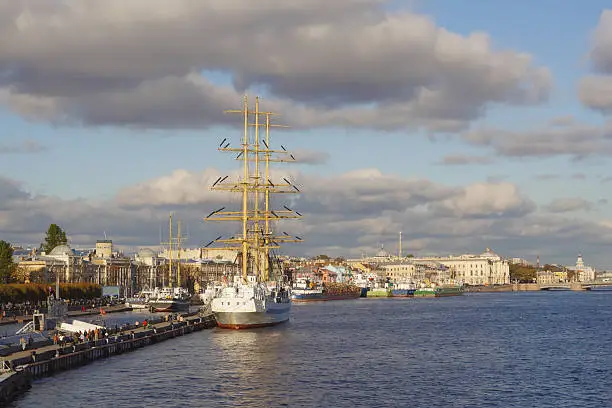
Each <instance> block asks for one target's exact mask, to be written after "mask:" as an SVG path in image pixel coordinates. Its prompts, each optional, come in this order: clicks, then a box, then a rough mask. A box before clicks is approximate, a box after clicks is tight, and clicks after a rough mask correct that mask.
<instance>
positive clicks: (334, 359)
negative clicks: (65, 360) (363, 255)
mask: <svg viewBox="0 0 612 408" xmlns="http://www.w3.org/2000/svg"><path fill="white" fill-rule="evenodd" d="M276 406H287V407H526V408H527V407H610V406H612V292H590V293H589V292H547V293H544V292H539V293H538V292H535V293H534V292H531V293H529V292H523V293H466V294H465V295H464V296H461V297H451V298H438V299H357V300H349V301H335V302H323V303H311V304H297V305H294V307H293V311H292V317H291V321H290V322H289V323H288V324H285V325H282V326H278V327H274V328H263V329H256V330H250V331H229V330H222V329H212V330H205V331H202V332H198V333H194V334H189V335H186V336H184V337H180V338H178V339H175V340H169V341H167V342H163V343H160V344H157V345H153V346H150V347H146V348H144V349H140V350H137V351H135V352H132V353H128V354H124V355H120V356H115V357H111V358H109V359H106V360H100V361H97V362H94V363H92V364H90V365H87V366H84V367H81V368H78V369H74V370H71V371H66V372H62V373H59V374H57V375H55V376H53V377H49V378H45V379H41V380H36V381H35V382H34V383H33V386H32V389H31V390H30V391H28V392H27V393H26V394H25V395H24V396H23V397H21V398H20V399H19V400H17V401H15V402H14V403H13V404H12V407H14V408H26V407H27V408H29V407H55V408H59V407H88V408H92V407H121V408H123V407H148V408H156V407H163V408H170V407H276Z"/></svg>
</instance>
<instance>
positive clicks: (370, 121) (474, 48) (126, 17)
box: [0, 0, 552, 131]
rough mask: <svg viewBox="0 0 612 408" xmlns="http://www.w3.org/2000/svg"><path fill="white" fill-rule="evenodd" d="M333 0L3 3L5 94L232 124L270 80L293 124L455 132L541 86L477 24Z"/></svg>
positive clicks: (52, 105) (62, 115) (115, 118)
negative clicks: (232, 116)
mask: <svg viewBox="0 0 612 408" xmlns="http://www.w3.org/2000/svg"><path fill="white" fill-rule="evenodd" d="M332 3H333V4H332ZM332 3H330V2H324V1H322V0H298V1H292V2H282V3H279V2H275V1H271V0H266V1H259V2H258V3H257V6H256V7H255V6H254V5H253V3H252V2H251V1H247V0H236V1H232V2H231V3H228V2H226V1H220V0H208V1H197V2H194V1H190V0H173V1H168V0H150V1H142V0H134V1H130V2H125V1H121V0H108V1H105V2H99V1H96V0H85V1H65V2H29V1H26V0H21V1H19V0H15V1H11V2H10V3H5V4H3V5H1V6H0V7H1V9H0V14H1V15H2V17H1V18H0V21H2V24H1V25H0V35H1V36H2V38H3V40H4V41H2V43H0V89H2V90H1V91H0V92H1V94H3V95H2V96H0V100H3V101H4V103H5V104H7V105H8V106H9V107H11V108H12V109H13V110H15V112H17V113H19V114H21V115H23V116H26V117H28V118H34V119H38V120H44V121H51V122H55V123H84V124H86V125H87V124H89V125H128V126H141V127H151V128H173V127H202V126H206V125H210V124H211V123H212V124H218V123H226V122H227V119H224V117H223V115H221V114H220V111H221V110H222V109H224V108H226V107H230V106H233V105H234V104H235V103H236V101H239V98H236V97H235V96H236V95H235V94H240V93H242V92H243V91H244V90H246V89H249V88H258V89H261V88H264V89H266V90H267V92H268V93H269V98H268V99H270V100H276V101H277V102H276V106H277V107H279V108H280V110H281V111H283V112H284V111H286V110H289V109H291V111H292V112H294V111H295V110H296V109H297V110H298V112H297V113H296V114H295V115H292V116H291V117H290V118H291V121H292V124H294V125H298V126H308V127H310V126H359V127H360V126H366V127H375V128H385V129H405V128H418V127H423V128H426V129H428V130H432V131H449V130H457V129H461V128H464V127H465V126H466V125H467V123H468V122H469V121H471V120H473V119H476V118H478V117H480V116H482V115H483V113H484V111H485V110H486V107H487V106H488V105H489V104H490V103H509V104H521V105H522V104H533V103H539V102H542V101H544V100H545V99H546V98H547V97H548V93H549V90H550V88H551V82H552V80H551V75H550V73H549V71H548V70H547V69H546V68H544V67H538V66H534V65H533V63H532V59H531V57H530V56H529V55H527V54H525V53H520V52H515V51H509V50H495V49H494V48H493V47H492V46H491V42H490V39H489V37H488V36H487V35H486V34H485V33H481V32H474V33H471V34H469V35H467V36H462V35H459V34H456V33H452V32H449V31H448V30H446V29H444V28H441V27H438V26H436V24H435V22H434V21H432V20H431V19H430V18H429V17H426V16H423V15H418V14H414V13H410V12H407V11H393V12H391V11H385V9H384V5H385V3H386V2H383V1H379V0H357V1H356V0H336V1H334V2H332ZM202 71H207V72H212V71H216V72H225V73H227V74H229V75H231V77H232V80H233V84H234V86H235V88H236V89H231V88H223V87H219V86H216V85H212V84H210V83H209V82H207V81H206V79H205V78H202V77H201V76H200V72H202ZM293 118H295V119H293Z"/></svg>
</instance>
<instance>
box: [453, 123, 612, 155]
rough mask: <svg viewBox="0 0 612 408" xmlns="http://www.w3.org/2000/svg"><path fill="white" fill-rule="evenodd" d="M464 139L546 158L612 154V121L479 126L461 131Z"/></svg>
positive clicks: (505, 151) (504, 152) (503, 151)
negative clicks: (526, 126)
mask: <svg viewBox="0 0 612 408" xmlns="http://www.w3.org/2000/svg"><path fill="white" fill-rule="evenodd" d="M461 137H462V138H463V140H465V141H467V142H468V143H470V144H472V145H476V146H483V147H489V148H491V149H493V150H494V151H495V152H496V153H497V154H498V155H500V156H511V157H544V156H561V155H566V156H572V157H573V158H575V159H580V158H584V157H587V156H597V155H598V156H610V155H612V122H607V123H605V124H603V125H602V126H596V125H587V124H582V123H575V124H572V125H567V126H562V127H550V126H542V127H539V128H534V129H530V130H526V131H509V130H503V129H496V128H486V127H482V128H477V129H472V130H470V131H467V132H464V133H462V134H461Z"/></svg>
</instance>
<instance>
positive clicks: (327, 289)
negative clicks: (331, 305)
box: [291, 282, 361, 302]
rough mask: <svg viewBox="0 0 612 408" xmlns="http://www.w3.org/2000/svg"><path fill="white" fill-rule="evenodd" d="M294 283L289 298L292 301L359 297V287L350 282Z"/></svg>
mask: <svg viewBox="0 0 612 408" xmlns="http://www.w3.org/2000/svg"><path fill="white" fill-rule="evenodd" d="M299 283H300V282H298V284H296V285H294V287H293V289H292V291H291V299H292V300H293V301H294V302H315V301H327V300H346V299H356V298H358V297H361V288H360V287H359V286H356V285H353V284H350V283H337V282H332V283H327V284H322V285H306V287H304V286H302V285H300V284H299Z"/></svg>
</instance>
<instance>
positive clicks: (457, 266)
mask: <svg viewBox="0 0 612 408" xmlns="http://www.w3.org/2000/svg"><path fill="white" fill-rule="evenodd" d="M424 261H434V262H438V263H441V264H442V265H445V266H447V267H448V268H449V269H450V270H451V278H452V279H454V280H456V281H461V282H463V283H464V284H468V285H504V284H508V283H510V265H509V263H508V261H507V260H505V259H503V258H502V257H501V256H499V255H497V254H496V253H495V252H493V251H492V250H491V249H490V248H487V249H486V250H485V252H483V253H482V254H480V255H469V254H466V255H459V256H448V257H427V258H414V259H413V262H424Z"/></svg>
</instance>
